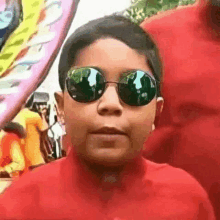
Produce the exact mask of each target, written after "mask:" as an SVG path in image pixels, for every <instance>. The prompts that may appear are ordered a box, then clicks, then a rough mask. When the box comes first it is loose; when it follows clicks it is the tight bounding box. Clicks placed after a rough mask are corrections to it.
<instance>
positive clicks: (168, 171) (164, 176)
mask: <svg viewBox="0 0 220 220" xmlns="http://www.w3.org/2000/svg"><path fill="white" fill-rule="evenodd" d="M145 162H146V167H147V174H146V179H147V180H148V181H149V180H150V181H151V182H152V184H153V191H154V193H155V195H156V196H157V197H159V198H168V200H170V201H171V200H172V201H173V202H174V203H175V207H181V208H183V207H185V208H186V207H187V209H188V210H191V212H192V213H197V215H198V216H200V215H201V217H198V219H215V217H214V212H213V208H212V205H211V203H210V200H209V197H208V194H207V193H206V191H205V190H204V189H203V187H202V186H201V185H200V184H199V182H198V181H197V180H196V179H195V178H194V177H193V176H191V175H190V174H189V173H187V172H186V171H184V170H182V169H179V168H175V167H172V166H170V165H168V164H156V163H154V162H151V161H148V160H146V161H145ZM202 215H203V216H202Z"/></svg>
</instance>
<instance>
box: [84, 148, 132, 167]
mask: <svg viewBox="0 0 220 220" xmlns="http://www.w3.org/2000/svg"><path fill="white" fill-rule="evenodd" d="M86 160H87V161H88V162H90V163H92V164H97V165H102V166H106V167H117V166H123V165H125V164H127V163H128V162H130V161H132V160H134V154H131V153H129V152H125V151H124V150H120V149H117V150H109V149H104V150H100V149H99V152H93V154H90V155H87V156H86Z"/></svg>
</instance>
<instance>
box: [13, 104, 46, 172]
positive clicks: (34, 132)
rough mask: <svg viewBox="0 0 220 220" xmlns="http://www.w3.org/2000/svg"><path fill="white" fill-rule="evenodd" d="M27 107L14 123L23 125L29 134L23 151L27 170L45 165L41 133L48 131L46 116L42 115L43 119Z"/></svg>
mask: <svg viewBox="0 0 220 220" xmlns="http://www.w3.org/2000/svg"><path fill="white" fill-rule="evenodd" d="M27 106H28V105H26V107H25V108H23V109H22V110H21V111H20V112H19V113H18V114H17V116H16V117H15V118H14V120H13V121H15V122H18V123H19V124H21V125H22V126H23V127H24V128H25V130H26V132H27V136H26V138H25V139H24V145H23V147H22V151H23V153H24V157H25V162H26V169H28V168H29V169H33V168H35V167H38V166H40V165H43V164H45V160H44V158H43V155H42V154H41V151H40V132H41V131H44V130H46V129H47V127H48V126H47V123H46V120H45V114H42V118H41V117H40V115H39V114H38V113H36V112H33V111H31V110H29V109H28V108H27Z"/></svg>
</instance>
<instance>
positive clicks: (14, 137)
mask: <svg viewBox="0 0 220 220" xmlns="http://www.w3.org/2000/svg"><path fill="white" fill-rule="evenodd" d="M24 137H25V131H24V129H23V128H22V126H21V125H19V124H18V123H13V122H10V123H8V124H7V125H6V126H5V127H4V128H3V129H2V130H0V178H10V177H13V176H18V175H19V172H20V171H23V170H24V168H25V160H24V156H23V153H22V151H21V148H20V146H21V138H24Z"/></svg>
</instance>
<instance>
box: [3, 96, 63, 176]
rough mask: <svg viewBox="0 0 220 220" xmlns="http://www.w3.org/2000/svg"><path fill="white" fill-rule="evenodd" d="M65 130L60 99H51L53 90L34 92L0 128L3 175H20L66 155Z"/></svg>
mask: <svg viewBox="0 0 220 220" xmlns="http://www.w3.org/2000/svg"><path fill="white" fill-rule="evenodd" d="M64 130H65V129H64V126H63V122H62V120H61V119H60V117H59V113H58V110H57V106H56V103H50V97H49V94H48V93H42V92H35V93H33V94H32V95H31V97H30V98H29V99H28V101H27V102H26V104H25V105H24V106H23V107H22V109H21V110H20V112H19V113H18V114H17V115H16V116H15V118H14V119H13V120H12V121H11V122H9V123H8V124H6V125H5V126H4V127H3V129H2V130H1V131H0V146H1V148H0V178H11V177H18V176H21V175H22V174H23V173H25V172H27V171H28V170H33V169H34V168H36V167H39V166H42V165H44V164H46V163H49V162H51V161H54V160H56V159H59V158H61V157H64V156H66V151H65V150H64V149H63V147H62V146H63V144H62V141H63V138H62V137H63V136H64V135H65V131H64ZM8 146H10V147H8Z"/></svg>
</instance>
